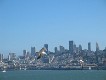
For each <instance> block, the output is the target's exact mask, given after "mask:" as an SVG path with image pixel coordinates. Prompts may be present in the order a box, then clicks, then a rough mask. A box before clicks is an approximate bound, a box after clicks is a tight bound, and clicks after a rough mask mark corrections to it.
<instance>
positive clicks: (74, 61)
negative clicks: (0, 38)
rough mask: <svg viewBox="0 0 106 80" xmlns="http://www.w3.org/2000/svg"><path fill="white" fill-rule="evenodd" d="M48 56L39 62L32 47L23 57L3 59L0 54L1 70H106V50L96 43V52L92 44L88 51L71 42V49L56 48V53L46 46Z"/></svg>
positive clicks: (89, 45)
mask: <svg viewBox="0 0 106 80" xmlns="http://www.w3.org/2000/svg"><path fill="white" fill-rule="evenodd" d="M44 47H45V48H46V49H47V51H46V53H47V55H44V56H43V57H42V58H40V59H38V60H37V56H38V52H36V48H35V47H31V52H28V51H27V50H23V55H22V56H16V54H15V53H9V55H8V58H7V59H5V58H3V54H0V70H3V69H4V68H5V69H6V70H36V69H37V70H38V69H53V70H54V69H59V70H60V69H68V70H70V69H72V70H73V69H80V70H82V69H96V70H97V69H103V70H105V69H106V48H105V49H104V50H100V49H99V45H98V43H96V51H92V50H91V43H90V42H89V43H88V49H82V45H79V46H78V47H77V46H76V44H75V43H74V41H69V49H65V48H64V47H63V46H59V49H58V48H57V47H55V48H54V52H51V51H49V49H48V44H44Z"/></svg>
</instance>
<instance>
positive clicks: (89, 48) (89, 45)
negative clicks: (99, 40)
mask: <svg viewBox="0 0 106 80" xmlns="http://www.w3.org/2000/svg"><path fill="white" fill-rule="evenodd" d="M88 51H91V43H90V42H89V43H88Z"/></svg>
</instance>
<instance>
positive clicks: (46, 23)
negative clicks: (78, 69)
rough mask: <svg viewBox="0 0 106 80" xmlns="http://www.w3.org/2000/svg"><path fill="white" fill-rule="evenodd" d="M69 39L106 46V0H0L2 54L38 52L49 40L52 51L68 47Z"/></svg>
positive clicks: (0, 45) (102, 47)
mask: <svg viewBox="0 0 106 80" xmlns="http://www.w3.org/2000/svg"><path fill="white" fill-rule="evenodd" d="M69 40H73V41H74V42H75V43H76V45H77V46H78V45H79V44H81V45H82V47H83V49H85V48H86V49H87V44H88V42H91V45H92V50H95V45H96V42H98V44H99V46H100V49H104V48H105V47H106V1H105V0H0V53H3V54H8V53H9V52H15V53H16V54H17V55H18V54H22V50H23V49H26V50H28V51H30V48H31V46H35V47H36V50H37V51H38V50H39V49H40V48H42V46H43V45H44V44H45V43H47V44H48V45H49V50H50V51H54V47H55V46H57V47H58V46H60V45H62V46H64V47H65V48H66V49H68V42H69Z"/></svg>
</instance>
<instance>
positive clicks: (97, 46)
mask: <svg viewBox="0 0 106 80" xmlns="http://www.w3.org/2000/svg"><path fill="white" fill-rule="evenodd" d="M96 51H99V45H98V43H97V42H96Z"/></svg>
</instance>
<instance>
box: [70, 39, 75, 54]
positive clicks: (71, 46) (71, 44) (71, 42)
mask: <svg viewBox="0 0 106 80" xmlns="http://www.w3.org/2000/svg"><path fill="white" fill-rule="evenodd" d="M73 45H74V42H73V41H69V52H70V53H71V54H73V49H74V48H73V47H74V46H73Z"/></svg>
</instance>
